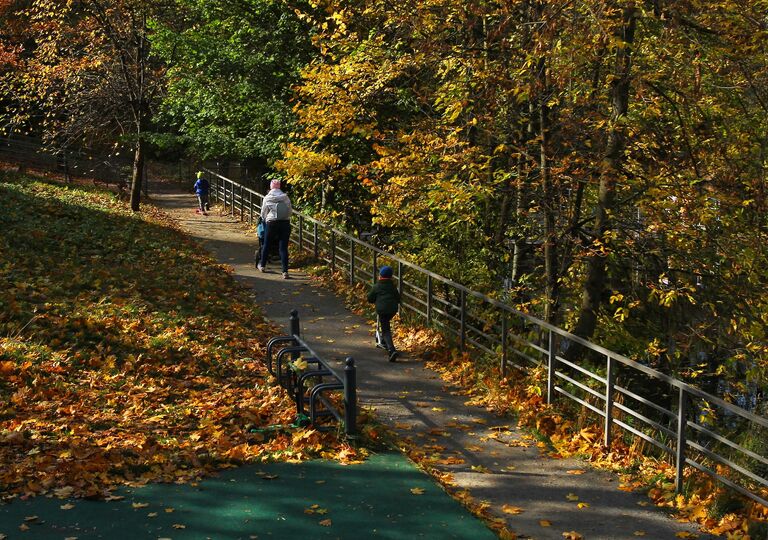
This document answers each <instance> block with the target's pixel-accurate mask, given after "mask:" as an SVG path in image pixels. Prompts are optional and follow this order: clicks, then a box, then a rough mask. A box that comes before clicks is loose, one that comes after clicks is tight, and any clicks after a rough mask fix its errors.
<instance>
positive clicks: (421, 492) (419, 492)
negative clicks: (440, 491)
mask: <svg viewBox="0 0 768 540" xmlns="http://www.w3.org/2000/svg"><path fill="white" fill-rule="evenodd" d="M411 493H413V494H414V495H424V488H418V487H417V488H411Z"/></svg>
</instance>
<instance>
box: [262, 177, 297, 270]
mask: <svg viewBox="0 0 768 540" xmlns="http://www.w3.org/2000/svg"><path fill="white" fill-rule="evenodd" d="M269 188H270V189H269V193H267V194H266V195H265V196H264V201H262V203H261V217H262V219H263V220H264V223H265V225H266V231H265V232H264V245H265V246H270V245H272V244H271V242H274V241H275V238H276V239H277V247H278V251H279V252H280V263H281V265H282V267H283V279H288V241H289V240H290V238H291V213H292V212H293V207H292V206H291V199H290V198H289V197H288V195H286V194H285V193H284V192H283V190H281V189H280V180H272V182H270V184H269ZM268 252H269V250H268V249H262V250H261V259H260V260H259V262H258V264H257V265H256V268H258V269H259V271H261V272H266V269H267V257H268Z"/></svg>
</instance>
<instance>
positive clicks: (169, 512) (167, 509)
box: [165, 507, 176, 514]
mask: <svg viewBox="0 0 768 540" xmlns="http://www.w3.org/2000/svg"><path fill="white" fill-rule="evenodd" d="M175 511H176V509H175V508H170V507H169V508H166V509H165V513H166V514H171V513H173V512H175Z"/></svg>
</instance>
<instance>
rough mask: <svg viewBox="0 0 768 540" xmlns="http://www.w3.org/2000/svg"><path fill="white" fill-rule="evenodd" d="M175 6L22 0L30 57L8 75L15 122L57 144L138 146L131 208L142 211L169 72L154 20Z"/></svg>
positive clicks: (5, 86)
mask: <svg viewBox="0 0 768 540" xmlns="http://www.w3.org/2000/svg"><path fill="white" fill-rule="evenodd" d="M167 11H168V8H167V6H164V5H163V4H161V3H160V4H159V3H157V2H145V1H143V0H114V1H113V0H107V1H105V2H102V1H100V0H87V1H84V2H78V3H68V2H60V1H59V0H32V1H31V2H30V3H29V4H28V5H26V4H24V5H23V4H17V5H16V6H15V9H14V10H13V15H14V17H15V18H16V20H17V21H20V22H21V23H22V24H23V28H24V35H23V36H22V37H23V38H24V43H25V50H24V54H23V55H22V58H23V62H22V63H21V64H20V65H19V66H18V69H16V70H14V71H13V72H12V73H10V74H9V76H6V77H4V80H3V83H2V86H1V87H0V88H2V91H3V94H4V95H5V96H6V97H7V98H10V99H12V100H14V101H15V102H16V103H18V104H19V108H18V109H17V110H15V111H13V112H12V113H11V114H10V115H9V117H10V122H11V123H13V124H15V125H28V126H31V127H33V128H35V129H40V130H41V131H42V133H43V135H44V137H45V138H46V140H47V141H48V142H49V143H50V144H52V145H55V146H58V147H63V148H72V147H74V148H76V147H78V146H80V145H87V146H94V147H101V148H110V147H116V146H117V145H118V144H119V143H128V144H130V145H131V146H132V147H133V156H134V158H133V173H132V182H131V208H133V210H134V211H137V210H138V209H139V204H140V197H141V187H142V182H143V174H144V161H145V156H146V146H147V141H146V131H147V129H148V128H149V126H150V124H151V119H152V114H153V111H154V109H155V106H156V104H157V100H158V98H159V96H160V94H161V92H162V89H163V84H164V79H163V74H164V70H163V67H162V65H161V64H159V63H158V62H156V61H154V60H153V58H152V56H151V54H150V52H151V37H150V33H151V32H150V24H149V23H150V19H151V18H152V17H160V16H166V15H167Z"/></svg>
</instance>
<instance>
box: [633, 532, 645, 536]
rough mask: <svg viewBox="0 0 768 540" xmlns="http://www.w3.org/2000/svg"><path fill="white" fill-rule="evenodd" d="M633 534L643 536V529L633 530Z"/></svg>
mask: <svg viewBox="0 0 768 540" xmlns="http://www.w3.org/2000/svg"><path fill="white" fill-rule="evenodd" d="M634 535H635V536H645V531H635V532H634Z"/></svg>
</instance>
